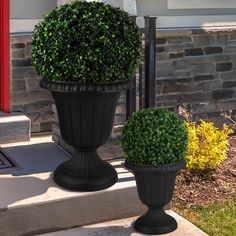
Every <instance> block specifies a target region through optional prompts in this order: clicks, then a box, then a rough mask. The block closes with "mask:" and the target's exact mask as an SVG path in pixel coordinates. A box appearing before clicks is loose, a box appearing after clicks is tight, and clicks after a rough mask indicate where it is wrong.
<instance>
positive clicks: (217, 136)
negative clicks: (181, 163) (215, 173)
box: [186, 120, 233, 170]
mask: <svg viewBox="0 0 236 236" xmlns="http://www.w3.org/2000/svg"><path fill="white" fill-rule="evenodd" d="M186 124H187V128H188V151H187V155H186V167H187V169H189V170H214V169H215V168H216V167H217V166H219V164H220V163H221V162H222V161H223V160H225V159H226V157H227V148H228V146H229V134H231V133H232V132H233V131H232V129H230V128H229V127H228V126H227V125H226V124H224V126H223V129H222V130H220V129H218V128H217V127H215V126H214V124H213V123H211V122H206V121H203V120H201V121H200V124H196V123H194V122H186Z"/></svg>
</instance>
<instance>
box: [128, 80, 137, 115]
mask: <svg viewBox="0 0 236 236" xmlns="http://www.w3.org/2000/svg"><path fill="white" fill-rule="evenodd" d="M135 111H136V76H134V78H133V86H132V88H131V89H129V90H127V92H126V119H128V118H129V117H130V115H131V114H132V113H133V112H135Z"/></svg>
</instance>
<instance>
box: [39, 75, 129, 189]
mask: <svg viewBox="0 0 236 236" xmlns="http://www.w3.org/2000/svg"><path fill="white" fill-rule="evenodd" d="M131 83H132V80H129V81H125V82H120V83H116V84H97V85H96V84H90V85H88V84H81V83H79V82H73V83H72V82H69V83H67V82H62V81H60V82H59V81H58V82H52V81H50V80H47V79H42V80H41V82H40V85H41V87H43V88H46V89H50V90H51V92H52V95H53V98H54V99H55V104H56V107H57V112H58V119H59V126H60V132H61V136H62V138H63V139H64V140H65V141H66V142H67V143H68V144H69V145H71V146H72V147H74V148H75V152H74V154H73V156H72V158H71V159H70V160H68V161H66V162H64V163H62V164H60V165H59V166H58V167H57V168H56V170H55V172H54V181H55V182H56V183H57V184H58V185H60V186H62V187H64V188H66V189H70V190H74V191H97V190H102V189H105V188H108V187H110V186H112V185H113V184H115V183H116V181H117V172H116V170H115V169H114V167H112V166H111V165H110V164H109V163H107V162H105V161H103V160H101V159H100V157H99V156H98V153H97V149H98V147H99V146H100V145H103V144H105V143H106V141H107V139H108V138H109V137H110V135H111V132H112V126H113V119H114V115H115V109H116V104H117V101H118V99H119V97H120V93H121V91H122V90H124V89H127V88H129V87H130V86H131Z"/></svg>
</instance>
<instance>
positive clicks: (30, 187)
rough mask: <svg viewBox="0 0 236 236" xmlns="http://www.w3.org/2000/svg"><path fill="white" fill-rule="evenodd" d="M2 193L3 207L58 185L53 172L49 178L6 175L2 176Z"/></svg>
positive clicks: (0, 182)
mask: <svg viewBox="0 0 236 236" xmlns="http://www.w3.org/2000/svg"><path fill="white" fill-rule="evenodd" d="M0 186H1V194H0V200H1V201H0V202H1V207H7V206H8V205H10V204H12V203H15V202H18V201H21V200H24V201H25V200H27V199H28V198H31V197H34V196H40V195H42V194H44V193H46V192H47V190H48V188H50V187H53V186H56V185H55V184H54V183H53V180H52V174H51V175H50V177H49V179H39V178H36V177H30V176H26V177H21V176H19V177H17V178H14V177H10V178H9V177H7V175H6V177H5V176H1V178H0Z"/></svg>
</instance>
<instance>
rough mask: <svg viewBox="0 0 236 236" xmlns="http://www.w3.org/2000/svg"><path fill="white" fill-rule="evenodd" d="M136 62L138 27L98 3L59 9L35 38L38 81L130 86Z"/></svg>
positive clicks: (123, 14) (37, 30) (77, 3)
mask: <svg viewBox="0 0 236 236" xmlns="http://www.w3.org/2000/svg"><path fill="white" fill-rule="evenodd" d="M140 56H141V37H140V33H139V30H138V27H137V25H136V24H135V23H134V22H133V20H132V19H131V18H130V17H129V15H128V14H127V13H126V12H124V11H122V10H120V9H119V8H115V7H112V6H111V5H109V4H105V3H101V2H85V1H75V2H73V3H70V4H65V5H62V6H60V7H57V8H56V9H54V10H52V11H51V12H50V13H49V14H48V15H47V16H45V17H44V19H43V20H42V21H41V22H40V23H39V24H38V25H37V26H36V28H35V30H34V33H33V41H32V60H33V64H34V66H35V67H36V70H37V72H38V74H39V75H41V76H42V77H44V78H47V79H49V80H52V81H57V80H62V81H79V82H82V83H111V82H120V81H125V80H129V79H131V77H132V76H133V74H134V73H135V69H136V67H137V64H138V63H139V60H140Z"/></svg>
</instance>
